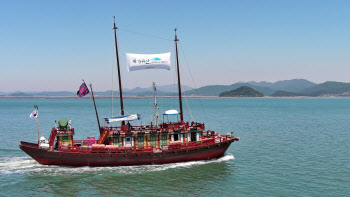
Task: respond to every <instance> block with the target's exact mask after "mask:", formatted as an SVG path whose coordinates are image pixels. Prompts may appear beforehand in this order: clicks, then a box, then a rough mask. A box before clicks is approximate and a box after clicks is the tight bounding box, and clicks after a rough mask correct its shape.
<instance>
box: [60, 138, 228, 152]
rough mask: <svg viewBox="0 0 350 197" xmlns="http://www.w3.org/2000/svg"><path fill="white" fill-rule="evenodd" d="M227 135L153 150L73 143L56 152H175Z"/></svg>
mask: <svg viewBox="0 0 350 197" xmlns="http://www.w3.org/2000/svg"><path fill="white" fill-rule="evenodd" d="M229 137H230V136H229V135H222V136H219V137H217V138H205V139H202V140H200V141H193V142H187V143H181V142H179V143H174V144H167V145H161V146H160V148H155V147H153V146H143V147H136V148H135V147H133V146H130V147H126V146H123V147H117V146H110V145H107V146H105V145H95V146H78V145H76V144H75V143H74V144H73V146H72V147H70V146H60V145H59V146H58V150H59V151H61V152H77V153H109V154H112V153H113V154H125V153H144V152H155V151H159V150H163V151H166V150H176V149H180V150H181V149H188V148H196V147H201V146H208V145H211V144H217V143H221V142H224V141H227V140H229Z"/></svg>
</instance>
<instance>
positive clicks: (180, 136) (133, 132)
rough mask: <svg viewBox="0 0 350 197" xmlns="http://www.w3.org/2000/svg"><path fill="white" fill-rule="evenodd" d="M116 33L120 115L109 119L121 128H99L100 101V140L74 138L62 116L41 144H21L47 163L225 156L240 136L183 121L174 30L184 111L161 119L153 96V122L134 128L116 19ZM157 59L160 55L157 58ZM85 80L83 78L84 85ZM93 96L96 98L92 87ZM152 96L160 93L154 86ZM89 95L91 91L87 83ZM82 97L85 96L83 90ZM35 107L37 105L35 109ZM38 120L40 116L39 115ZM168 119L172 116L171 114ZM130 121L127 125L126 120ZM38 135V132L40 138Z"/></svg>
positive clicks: (118, 162)
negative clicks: (125, 101)
mask: <svg viewBox="0 0 350 197" xmlns="http://www.w3.org/2000/svg"><path fill="white" fill-rule="evenodd" d="M113 29H114V37H115V47H116V58H117V66H118V79H119V94H120V95H119V98H120V108H121V110H120V114H121V115H120V116H118V117H111V118H106V119H105V121H106V122H107V124H109V123H111V122H120V126H116V127H115V126H100V122H99V118H98V114H97V110H96V105H95V110H96V117H97V122H98V128H99V132H100V136H99V138H97V139H95V138H94V137H89V138H88V139H84V140H73V136H74V134H75V130H74V128H72V126H71V123H69V122H68V121H67V120H66V119H60V120H59V121H58V125H56V126H55V127H54V128H52V130H51V134H50V137H49V139H48V141H47V140H45V138H43V137H42V138H40V139H38V143H29V142H24V141H21V143H20V145H19V147H20V148H21V149H22V150H23V151H24V152H25V153H27V154H28V155H29V156H31V157H32V158H33V159H35V160H36V161H37V162H39V163H40V164H43V165H67V166H123V165H147V164H165V163H174V162H185V161H198V160H210V159H214V158H219V157H222V156H223V155H224V153H225V152H226V150H227V149H228V147H229V146H230V145H231V143H232V142H234V141H238V140H239V138H238V137H235V136H233V134H232V132H231V133H230V134H226V135H222V134H219V133H217V132H215V131H211V130H205V124H204V123H198V122H185V121H184V119H183V109H182V95H181V82H180V69H179V59H178V50H177V42H178V39H177V35H176V29H175V39H174V41H175V47H176V64H177V79H178V92H179V108H180V110H179V111H178V110H174V109H173V110H168V111H165V112H164V113H163V121H162V122H161V123H160V124H159V123H158V113H157V108H158V106H157V102H156V96H155V97H154V99H155V102H154V108H155V115H154V119H153V122H151V123H150V125H140V126H131V124H130V123H129V121H132V120H138V119H140V116H139V115H138V114H134V115H125V114H124V106H123V95H122V87H121V75H120V67H119V56H118V44H117V35H116V30H117V29H118V28H117V27H116V25H115V22H114V28H113ZM155 60H159V59H155ZM83 84H85V82H84V83H83ZM90 87H91V94H92V98H93V101H94V104H95V99H94V97H93V91H92V86H91V85H90ZM153 87H154V95H156V88H155V84H153ZM83 89H84V91H85V93H86V92H89V91H88V90H86V89H87V87H86V84H85V87H83ZM80 96H82V95H81V94H80ZM36 110H37V107H36ZM169 116H173V117H174V116H175V117H178V116H180V119H179V120H178V119H177V121H167V122H165V121H164V117H169ZM36 118H37V117H36ZM167 119H168V118H167ZM126 122H127V123H126ZM38 137H39V136H38Z"/></svg>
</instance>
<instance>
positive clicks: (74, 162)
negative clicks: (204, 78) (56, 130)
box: [19, 139, 235, 166]
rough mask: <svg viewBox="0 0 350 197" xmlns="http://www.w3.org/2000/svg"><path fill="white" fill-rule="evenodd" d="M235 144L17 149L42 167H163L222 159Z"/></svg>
mask: <svg viewBox="0 0 350 197" xmlns="http://www.w3.org/2000/svg"><path fill="white" fill-rule="evenodd" d="M233 141H235V140H234V139H232V140H227V141H224V142H220V143H216V144H210V145H205V146H197V147H191V148H186V149H175V150H166V151H162V152H158V153H154V152H143V153H81V152H59V151H48V150H44V149H39V148H38V145H37V144H32V143H28V142H21V145H20V146H19V147H20V148H21V149H22V150H23V151H24V152H25V153H27V154H28V155H29V156H31V157H32V158H33V159H35V160H36V161H37V162H39V163H40V164H43V165H66V166H126V165H150V164H166V163H175V162H185V161H198V160H210V159H214V158H219V157H221V156H223V155H224V153H225V152H226V150H227V149H228V147H229V146H230V144H231V143H232V142H233Z"/></svg>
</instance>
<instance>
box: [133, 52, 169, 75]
mask: <svg viewBox="0 0 350 197" xmlns="http://www.w3.org/2000/svg"><path fill="white" fill-rule="evenodd" d="M126 62H127V65H128V71H129V72H130V71H135V70H144V69H166V70H170V52H169V53H161V54H134V53H126Z"/></svg>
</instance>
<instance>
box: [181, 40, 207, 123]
mask: <svg viewBox="0 0 350 197" xmlns="http://www.w3.org/2000/svg"><path fill="white" fill-rule="evenodd" d="M179 43H180V49H181V51H182V54H183V56H184V59H185V62H186V66H187V69H188V72H189V74H190V77H191V80H192V83H193V85H194V88H195V89H194V90H195V91H196V94H197V95H198V96H199V94H198V91H197V85H196V83H195V81H194V79H193V76H192V72H191V70H190V68H189V64H188V61H187V58H186V56H185V52H184V50H183V48H182V45H181V42H180V41H179ZM199 100H200V102H199V103H200V105H201V109H202V111H203V114H204V118H205V122H207V123H209V122H208V116H207V113H206V112H205V110H204V108H203V103H202V99H199ZM186 102H187V101H186ZM208 127H209V129H211V128H210V124H209V125H208Z"/></svg>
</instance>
